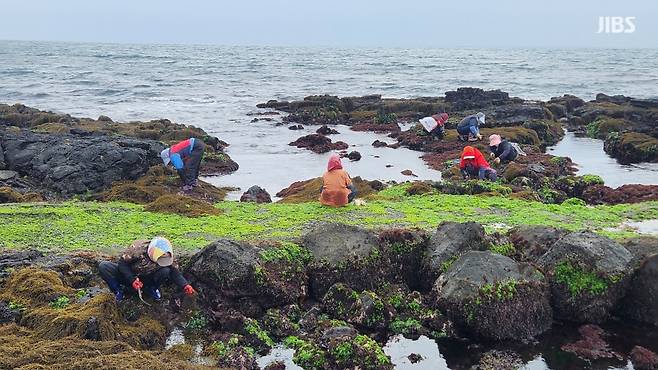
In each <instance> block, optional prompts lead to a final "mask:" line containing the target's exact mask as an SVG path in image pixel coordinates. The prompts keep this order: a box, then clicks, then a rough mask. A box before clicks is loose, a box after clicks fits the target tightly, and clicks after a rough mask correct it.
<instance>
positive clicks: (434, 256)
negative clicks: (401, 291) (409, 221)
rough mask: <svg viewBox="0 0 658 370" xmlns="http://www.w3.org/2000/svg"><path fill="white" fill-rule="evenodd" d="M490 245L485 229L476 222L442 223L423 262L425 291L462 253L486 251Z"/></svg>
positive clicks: (430, 241)
mask: <svg viewBox="0 0 658 370" xmlns="http://www.w3.org/2000/svg"><path fill="white" fill-rule="evenodd" d="M488 247H489V244H488V242H487V240H486V237H485V233H484V228H483V227H482V225H480V224H478V223H475V222H466V223H457V222H451V221H445V222H442V223H441V224H440V225H439V226H438V227H437V229H436V231H435V232H434V234H432V236H431V237H430V240H429V243H428V246H427V253H426V256H425V257H424V260H423V270H424V275H425V277H424V278H423V279H422V280H423V281H424V282H425V289H429V288H430V287H431V286H432V284H433V283H434V281H435V280H436V278H437V277H439V275H441V274H442V273H443V272H445V271H446V270H447V268H448V267H450V264H451V263H452V262H453V261H455V260H456V259H457V258H458V257H459V256H460V255H461V254H462V253H464V252H467V251H471V250H486V249H488Z"/></svg>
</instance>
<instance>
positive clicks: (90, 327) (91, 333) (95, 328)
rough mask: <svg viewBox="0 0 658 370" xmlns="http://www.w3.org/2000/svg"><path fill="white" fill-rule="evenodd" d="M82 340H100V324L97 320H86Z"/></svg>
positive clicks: (92, 318) (91, 318)
mask: <svg viewBox="0 0 658 370" xmlns="http://www.w3.org/2000/svg"><path fill="white" fill-rule="evenodd" d="M82 338H83V339H89V340H101V333H100V322H99V321H98V318H96V317H95V316H92V317H90V318H89V320H87V326H86V327H85V332H84V334H83V336H82Z"/></svg>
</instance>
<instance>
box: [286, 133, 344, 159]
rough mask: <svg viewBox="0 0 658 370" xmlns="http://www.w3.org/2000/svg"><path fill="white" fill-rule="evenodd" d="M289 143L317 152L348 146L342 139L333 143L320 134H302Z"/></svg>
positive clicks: (342, 148) (341, 148)
mask: <svg viewBox="0 0 658 370" xmlns="http://www.w3.org/2000/svg"><path fill="white" fill-rule="evenodd" d="M289 145H290V146H296V147H298V148H306V149H309V150H311V151H312V152H314V153H318V154H322V153H326V152H329V151H332V150H345V149H347V148H348V147H349V146H348V145H347V144H346V143H344V142H342V141H337V142H335V143H334V142H332V141H331V139H330V138H328V137H326V136H324V135H320V134H310V135H306V136H302V137H300V138H299V139H297V140H295V141H293V142H291V143H290V144H289Z"/></svg>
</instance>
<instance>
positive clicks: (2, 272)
mask: <svg viewBox="0 0 658 370" xmlns="http://www.w3.org/2000/svg"><path fill="white" fill-rule="evenodd" d="M41 257H43V253H41V252H39V251H38V250H35V249H27V250H16V251H3V253H2V254H0V278H4V277H6V276H7V275H9V272H7V271H6V270H7V269H10V271H13V270H17V269H19V268H21V267H25V266H30V265H32V264H35V263H37V262H38V260H39V259H41Z"/></svg>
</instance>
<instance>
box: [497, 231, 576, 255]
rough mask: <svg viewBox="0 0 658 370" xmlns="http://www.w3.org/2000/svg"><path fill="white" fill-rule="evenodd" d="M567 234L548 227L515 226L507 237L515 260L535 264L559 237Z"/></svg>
mask: <svg viewBox="0 0 658 370" xmlns="http://www.w3.org/2000/svg"><path fill="white" fill-rule="evenodd" d="M566 234H568V231H567V230H564V229H557V228H555V227H550V226H526V225H524V226H516V227H514V228H512V229H511V230H510V231H509V233H508V237H509V239H510V241H511V242H512V244H514V249H515V250H516V255H515V258H516V259H517V260H519V261H522V262H530V263H532V262H535V261H536V260H537V259H538V258H539V257H541V256H543V255H544V253H546V252H547V251H548V250H549V249H550V248H551V247H552V246H553V244H555V242H556V241H558V240H559V239H560V238H561V237H563V236H564V235H566Z"/></svg>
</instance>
